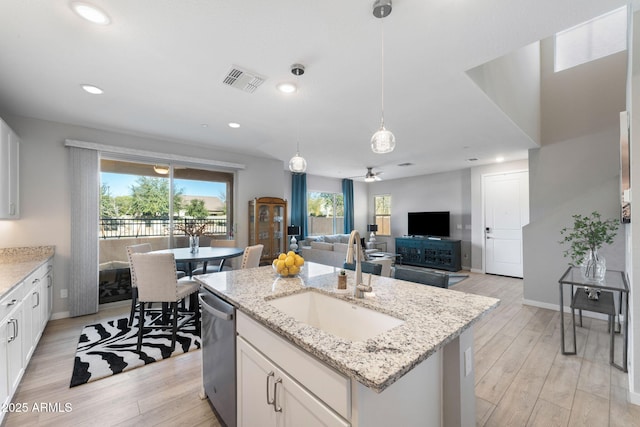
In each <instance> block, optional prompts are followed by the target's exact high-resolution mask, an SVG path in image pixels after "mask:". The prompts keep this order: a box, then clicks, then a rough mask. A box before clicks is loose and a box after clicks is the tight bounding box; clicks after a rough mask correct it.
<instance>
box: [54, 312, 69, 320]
mask: <svg viewBox="0 0 640 427" xmlns="http://www.w3.org/2000/svg"><path fill="white" fill-rule="evenodd" d="M68 317H71V316H70V314H69V312H68V311H60V312H58V313H53V314H52V315H51V317H50V318H49V320H58V319H66V318H68Z"/></svg>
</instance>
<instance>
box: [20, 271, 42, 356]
mask: <svg viewBox="0 0 640 427" xmlns="http://www.w3.org/2000/svg"><path fill="white" fill-rule="evenodd" d="M43 279H44V278H43ZM43 279H40V278H35V279H33V281H32V287H31V297H30V299H29V302H30V305H29V306H26V304H25V308H24V310H25V315H26V312H27V311H29V312H30V313H31V335H30V338H31V348H30V350H29V352H28V353H25V354H26V356H25V357H26V358H27V360H28V359H29V358H30V357H31V355H32V354H33V351H34V350H35V348H36V345H37V344H38V340H40V334H41V333H42V317H43V316H44V312H43V305H42V302H43V301H42V283H43V282H42V280H43Z"/></svg>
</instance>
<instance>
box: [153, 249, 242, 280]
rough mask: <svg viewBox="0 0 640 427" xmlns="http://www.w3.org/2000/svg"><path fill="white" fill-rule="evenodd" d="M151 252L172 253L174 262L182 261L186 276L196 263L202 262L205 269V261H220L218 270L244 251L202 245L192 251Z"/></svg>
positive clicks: (162, 250)
mask: <svg viewBox="0 0 640 427" xmlns="http://www.w3.org/2000/svg"><path fill="white" fill-rule="evenodd" d="M153 253H159V254H160V253H164V254H168V253H170V254H173V256H174V258H175V260H176V263H184V264H185V265H186V268H187V271H186V272H185V273H186V274H187V276H192V275H193V270H194V269H195V266H196V265H197V264H198V263H200V262H201V263H203V271H206V270H207V263H209V262H212V261H220V270H222V267H224V263H225V261H226V260H228V259H230V258H235V257H239V256H241V255H242V254H243V253H244V248H224V247H211V246H203V247H201V248H199V249H198V250H197V251H195V252H192V251H191V248H172V249H161V250H158V251H153Z"/></svg>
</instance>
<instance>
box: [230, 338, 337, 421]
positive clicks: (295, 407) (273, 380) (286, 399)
mask: <svg viewBox="0 0 640 427" xmlns="http://www.w3.org/2000/svg"><path fill="white" fill-rule="evenodd" d="M237 351H238V365H237V369H238V375H237V378H238V425H240V426H257V425H260V426H283V427H284V426H292V427H293V426H301V425H304V426H305V427H316V426H317V427H321V426H336V427H339V426H340V427H347V426H349V423H348V422H346V421H345V420H343V419H342V418H341V417H340V416H338V415H337V414H336V413H335V412H334V411H332V410H331V409H330V408H329V407H328V406H327V405H326V404H324V403H323V402H322V401H321V400H319V399H318V398H316V397H315V396H314V395H312V394H311V393H310V392H309V391H308V390H307V389H305V388H304V387H303V386H302V385H300V384H299V383H298V382H297V381H295V380H294V379H293V378H291V376H289V375H288V374H287V373H286V372H285V371H284V370H282V369H281V368H279V367H278V366H277V365H275V364H274V363H273V362H272V361H271V360H269V359H267V358H266V357H265V356H264V355H263V354H261V353H260V352H259V351H258V350H257V349H255V348H254V347H253V346H252V345H251V344H249V343H248V342H247V341H246V340H244V339H243V338H242V337H238V345H237Z"/></svg>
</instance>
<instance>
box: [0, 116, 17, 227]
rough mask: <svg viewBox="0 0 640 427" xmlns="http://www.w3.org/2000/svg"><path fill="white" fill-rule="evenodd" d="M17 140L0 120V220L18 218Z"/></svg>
mask: <svg viewBox="0 0 640 427" xmlns="http://www.w3.org/2000/svg"><path fill="white" fill-rule="evenodd" d="M18 150H19V140H18V137H17V136H16V134H15V133H14V132H13V131H12V130H11V128H10V127H9V126H8V125H7V124H6V123H5V122H4V121H2V120H0V218H10V219H15V218H18V215H19V206H18V178H19V173H20V172H19V170H18V167H19V164H18V161H19V158H18V157H19V154H18Z"/></svg>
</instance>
